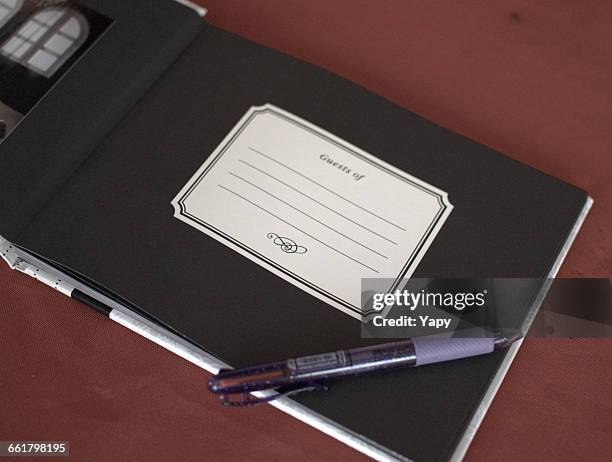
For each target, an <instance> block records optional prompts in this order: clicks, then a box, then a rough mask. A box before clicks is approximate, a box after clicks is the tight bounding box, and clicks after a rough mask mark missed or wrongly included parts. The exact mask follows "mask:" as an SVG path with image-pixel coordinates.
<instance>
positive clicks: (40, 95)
mask: <svg viewBox="0 0 612 462" xmlns="http://www.w3.org/2000/svg"><path fill="white" fill-rule="evenodd" d="M39 3H40V2H32V1H29V0H23V1H17V0H0V6H1V7H2V8H0V27H1V28H2V29H1V33H2V42H1V43H0V120H1V121H2V125H3V130H2V131H1V132H0V134H2V136H3V137H4V139H3V140H2V142H1V144H0V163H1V165H2V169H0V185H1V186H0V187H1V190H0V191H1V194H0V234H1V235H2V239H1V247H0V253H1V254H2V256H3V258H4V259H5V260H6V261H7V263H8V264H9V265H10V266H11V267H13V268H14V269H16V270H20V271H23V272H25V273H28V274H30V275H32V276H33V277H36V278H38V279H39V280H41V281H42V282H44V283H46V284H48V285H50V286H52V287H54V288H55V289H57V290H59V291H61V292H63V293H65V294H66V295H69V296H72V297H75V298H78V299H80V300H82V301H84V302H86V303H88V304H89V305H91V306H93V307H95V308H97V309H98V310H100V311H101V312H103V313H106V314H108V315H109V317H110V318H111V319H113V320H115V321H117V322H120V323H122V324H124V325H125V326H127V327H129V328H130V329H132V330H135V331H136V332H138V333H140V334H142V335H145V336H146V337H148V338H150V339H151V340H153V341H155V342H157V343H159V344H161V345H163V346H165V347H166V348H168V349H170V350H172V351H174V352H176V353H177V354H179V355H181V356H183V357H185V358H187V359H188V360H190V361H192V362H194V363H196V364H198V365H200V366H201V367H203V368H205V369H207V370H208V371H213V372H214V371H217V370H218V369H219V368H222V367H227V366H232V367H239V366H248V365H253V364H257V363H265V362H270V361H274V360H280V359H284V358H287V357H298V356H305V355H309V354H315V353H322V352H326V351H333V350H337V349H344V348H351V347H357V346H359V345H366V344H372V343H373V342H374V341H373V340H371V339H370V340H365V339H362V338H361V335H360V320H359V318H360V315H361V307H360V303H359V298H360V281H361V279H362V278H373V277H381V278H390V280H391V281H398V280H400V279H401V278H409V277H461V278H466V277H535V278H540V277H542V278H544V277H547V276H554V275H555V273H556V271H557V269H558V268H559V266H560V264H561V261H562V260H563V258H564V256H565V254H566V252H567V250H568V247H569V245H570V244H571V242H572V240H573V238H574V236H575V234H576V233H577V231H578V228H579V226H580V224H581V223H582V221H583V220H584V217H585V215H586V213H587V212H588V209H589V207H590V204H591V202H592V201H591V200H590V198H589V197H588V195H587V194H586V193H585V192H584V191H581V190H579V189H577V188H575V187H573V186H571V185H568V184H566V183H563V182H561V181H559V180H557V179H555V178H552V177H550V176H548V175H546V174H544V173H542V172H539V171H537V170H535V169H533V168H530V167H528V166H525V165H523V164H521V163H519V162H516V161H514V160H512V159H510V158H508V157H505V156H504V155H501V154H499V153H497V152H495V151H493V150H491V149H489V148H487V147H485V146H482V145H480V144H478V143H476V142H473V141H471V140H469V139H466V138H464V137H463V136H461V135H458V134H456V133H452V132H450V131H448V130H446V129H444V128H442V127H440V126H437V125H436V124H434V123H431V122H429V121H427V120H424V119H422V118H421V117H418V116H417V115H415V114H413V113H411V112H409V111H407V110H405V109H402V108H400V107H398V106H396V105H394V104H393V103H391V102H389V101H387V100H385V99H383V98H381V97H379V96H376V95H374V94H372V93H370V92H368V91H367V90H365V89H363V88H361V87H359V86H357V85H354V84H352V83H350V82H348V81H346V80H344V79H342V78H339V77H337V76H335V75H333V74H331V73H329V72H326V71H324V70H321V69H319V68H317V67H315V66H312V65H310V64H307V63H304V62H301V61H299V60H296V59H293V58H291V57H289V56H286V55H283V54H281V53H278V52H276V51H273V50H270V49H267V48H264V47H262V46H259V45H256V44H254V43H252V42H249V41H248V40H245V39H243V38H240V37H238V36H236V35H233V34H231V33H228V32H225V31H223V30H220V29H218V28H215V27H213V26H211V25H208V24H206V23H205V21H204V20H203V19H202V16H203V15H204V13H205V11H204V10H203V9H200V8H198V7H195V6H193V5H191V4H189V3H188V2H175V1H170V0H157V1H149V0H130V1H129V2H126V1H123V0H104V1H102V0H82V1H79V2H71V3H70V5H69V6H62V5H59V6H58V5H54V3H57V2H47V5H46V6H45V5H44V2H43V6H42V7H41V6H40V5H39ZM540 289H542V288H540ZM541 292H542V290H538V291H536V292H529V293H525V294H522V300H523V303H522V304H521V305H520V306H517V309H521V310H523V312H524V313H523V315H522V316H523V317H524V320H525V325H528V324H529V322H530V320H531V319H532V318H533V315H534V314H535V311H537V308H538V303H539V300H540V298H541ZM519 346H520V345H519V344H515V345H514V346H513V347H511V348H510V349H508V350H507V351H498V352H495V353H493V354H490V355H485V356H481V357H474V358H471V359H466V360H462V361H456V362H449V363H443V364H436V365H431V366H425V367H422V368H418V369H409V370H398V371H395V372H392V373H384V374H377V375H371V376H363V377H359V378H352V379H349V380H344V381H339V382H337V383H334V384H333V385H332V386H331V389H330V390H329V391H327V392H317V393H306V394H302V395H299V396H296V397H295V398H282V399H280V400H278V401H276V402H275V403H274V405H275V406H277V407H278V408H280V409H282V410H284V411H286V412H288V413H290V414H292V415H294V416H296V417H297V418H299V419H301V420H303V421H305V422H307V423H309V424H310V425H313V426H315V427H316V428H319V429H321V430H322V431H324V432H326V433H328V434H330V435H332V436H334V437H336V438H338V439H339V440H341V441H343V442H345V443H347V444H349V445H351V446H353V447H354V448H356V449H358V450H360V451H363V452H364V453H366V454H368V455H370V456H372V457H374V458H376V459H380V460H398V459H399V460H407V459H410V460H416V461H443V460H450V459H454V460H458V459H461V458H462V457H463V455H464V454H465V451H466V449H467V447H468V444H469V442H470V440H471V439H472V437H473V435H474V434H475V432H476V430H477V428H478V426H479V424H480V422H481V420H482V418H483V416H484V414H485V412H486V410H487V408H488V406H489V404H490V403H491V401H492V399H493V396H494V395H495V392H496V390H497V388H498V387H499V385H500V383H501V380H502V378H503V376H504V374H505V373H506V371H507V370H508V367H509V366H510V363H511V361H512V358H513V357H514V355H515V354H516V351H517V349H518V348H519ZM202 386H203V387H204V386H205V384H204V383H203V384H202ZM245 418H248V417H247V416H245Z"/></svg>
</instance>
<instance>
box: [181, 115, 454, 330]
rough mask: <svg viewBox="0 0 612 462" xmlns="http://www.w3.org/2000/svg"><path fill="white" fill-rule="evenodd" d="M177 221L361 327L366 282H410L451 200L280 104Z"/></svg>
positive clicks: (196, 178) (217, 160) (237, 131)
mask: <svg viewBox="0 0 612 462" xmlns="http://www.w3.org/2000/svg"><path fill="white" fill-rule="evenodd" d="M172 205H173V206H174V209H175V215H174V216H175V217H176V218H178V219H180V220H182V221H184V222H185V223H188V224H189V225H191V226H193V227H195V228H197V229H199V230H200V231H202V232H204V233H206V234H208V235H209V236H211V237H213V238H214V239H217V240H218V241H220V242H222V243H224V244H225V245H227V246H228V247H230V248H232V249H233V250H235V251H236V252H239V253H240V254H242V255H244V256H245V257H247V258H249V259H250V260H252V261H254V262H256V263H258V264H259V265H261V266H263V267H264V268H266V269H268V270H270V271H271V272H273V273H274V274H276V275H277V276H279V277H281V278H283V279H285V280H286V281H288V282H290V283H292V284H294V285H296V286H298V287H300V288H302V289H303V290H305V291H307V292H308V293H310V294H312V295H314V296H315V297H318V298H320V299H321V300H323V301H325V302H327V303H329V304H330V305H332V306H333V307H335V308H338V309H340V310H342V311H343V312H345V313H347V314H350V315H351V316H354V317H356V318H360V317H361V315H362V309H361V279H362V278H391V280H392V281H393V283H392V284H391V285H390V287H389V291H390V292H391V291H394V290H396V289H397V288H398V285H399V284H400V283H401V281H402V279H404V278H408V277H410V275H411V274H412V273H413V272H414V270H415V268H416V266H417V265H418V263H419V261H420V260H421V258H422V257H423V255H424V254H425V252H426V251H427V248H428V247H429V245H430V244H431V243H432V241H433V240H434V238H435V237H436V235H437V233H438V231H439V230H440V228H441V227H442V225H443V224H444V222H445V220H446V219H447V217H448V215H449V214H450V212H451V210H452V208H453V207H452V205H451V204H450V202H449V201H448V198H447V194H446V193H445V192H444V191H441V190H440V189H438V188H435V187H433V186H431V185H429V184H427V183H425V182H424V181H421V180H419V179H418V178H415V177H413V176H411V175H408V174H407V173H405V172H402V171H400V170H398V169H396V168H394V167H392V166H390V165H388V164H387V163H385V162H383V161H381V160H380V159H377V158H376V157H374V156H372V155H370V154H368V153H367V152H364V151H362V150H361V149H359V148H357V147H355V146H352V145H351V144H349V143H347V142H346V141H343V140H341V139H339V138H337V137H336V136H334V135H332V134H330V133H328V132H326V131H324V130H322V129H321V128H319V127H316V126H314V125H313V124H311V123H309V122H307V121H305V120H302V119H300V118H299V117H296V116H295V115H293V114H290V113H288V112H286V111H284V110H282V109H279V108H277V107H274V106H272V105H266V106H263V107H254V108H251V109H250V110H249V111H248V112H247V113H246V115H245V116H244V117H243V118H242V119H241V120H240V121H239V122H238V124H237V125H236V126H235V127H234V129H233V130H232V131H231V132H230V133H229V135H228V136H227V137H226V138H225V139H224V140H223V142H222V143H221V144H220V145H219V147H217V149H216V150H215V151H214V152H213V153H212V155H210V157H209V158H208V159H207V160H206V162H204V164H203V165H202V166H201V167H200V168H199V169H198V171H197V172H196V173H195V174H194V175H193V177H192V178H191V179H190V180H189V181H188V182H187V184H186V185H185V186H184V187H183V189H182V190H181V191H180V193H179V194H178V195H177V196H176V197H175V198H174V200H173V201H172Z"/></svg>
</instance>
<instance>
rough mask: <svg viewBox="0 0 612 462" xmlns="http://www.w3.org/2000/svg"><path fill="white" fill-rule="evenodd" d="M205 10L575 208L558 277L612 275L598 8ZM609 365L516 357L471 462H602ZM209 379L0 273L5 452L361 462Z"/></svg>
mask: <svg viewBox="0 0 612 462" xmlns="http://www.w3.org/2000/svg"><path fill="white" fill-rule="evenodd" d="M200 3H202V4H203V5H204V6H207V7H208V8H209V9H210V13H209V17H208V20H209V21H210V22H211V23H213V24H215V25H217V26H220V27H222V28H225V29H228V30H230V31H233V32H236V33H238V34H240V35H243V36H245V37H247V38H250V39H252V40H254V41H256V42H259V43H261V44H264V45H267V46H270V47H272V48H275V49H278V50H281V51H284V52H286V53H289V54H291V55H294V56H297V57H299V58H302V59H304V60H306V61H309V62H312V63H314V64H317V65H319V66H322V67H324V68H326V69H328V70H331V71H333V72H336V73H337V74H340V75H342V76H344V77H346V78H348V79H350V80H352V81H355V82H357V83H359V84H361V85H363V86H365V87H367V88H369V89H370V90H372V91H374V92H376V93H378V94H380V95H382V96H384V97H386V98H388V99H390V100H392V101H394V102H396V103H397V104H399V105H401V106H404V107H406V108H408V109H410V110H412V111H414V112H417V113H418V114H420V115H423V116H424V117H426V118H428V119H430V120H432V121H434V122H437V123H439V124H441V125H443V126H445V127H448V128H450V129H452V130H455V131H457V132H459V133H462V134H464V135H466V136H468V137H470V138H472V139H475V140H477V141H479V142H481V143H484V144H486V145H488V146H491V147H493V148H495V149H498V150H500V151H502V152H505V153H507V154H508V155H509V156H511V157H513V158H515V159H517V160H520V161H522V162H525V163H527V164H529V165H531V166H533V167H536V168H538V169H540V170H543V171H545V172H547V173H549V174H551V175H553V176H556V177H559V178H561V179H563V180H566V181H568V182H570V183H573V184H575V185H577V186H580V187H582V188H583V189H585V190H587V191H588V192H589V193H590V194H591V196H593V197H594V199H595V205H594V207H593V209H592V212H591V214H590V216H589V218H588V219H587V221H586V223H585V225H584V227H583V229H582V231H581V233H580V235H579V236H578V238H577V240H576V242H575V245H574V247H573V248H572V250H571V252H570V254H569V256H568V258H567V260H566V262H565V264H564V266H563V267H562V269H561V275H563V276H606V277H609V276H610V274H611V273H612V271H611V270H612V260H611V255H612V238H611V234H610V224H612V207H611V204H612V188H611V186H610V182H611V178H612V160H611V156H612V59H611V53H612V45H611V44H612V8H611V7H610V4H609V3H608V2H606V1H599V2H597V1H581V2H573V1H556V2H548V3H544V2H526V1H521V0H515V1H513V2H511V3H508V2H490V1H484V0H483V1H470V2H461V3H459V2H423V1H407V0H386V1H384V2H381V1H375V0H369V1H366V0H350V1H349V0H328V1H323V0H319V1H314V0H310V1H287V0H284V1H282V0H274V1H272V0H265V1H262V0H251V1H245V0H242V1H240V0H207V1H205V0H202V1H201V2H200ZM194 78H197V76H195V75H194ZM611 360H612V341H609V340H542V339H540V340H532V339H529V340H527V341H525V343H524V345H523V347H522V348H521V350H520V351H519V353H518V355H517V357H516V360H515V362H514V364H513V366H512V367H511V369H510V371H509V373H508V375H507V377H506V379H505V381H504V383H503V384H502V386H501V388H500V391H499V393H498V395H497V396H496V398H495V400H494V401H493V404H492V406H491V408H490V410H489V412H488V414H487V416H486V418H485V419H484V422H483V424H482V426H481V428H480V430H479V431H478V433H477V435H476V437H475V440H474V442H473V444H472V446H471V447H470V449H469V451H468V454H467V456H466V460H468V461H477V460H497V461H515V460H517V459H518V460H537V459H539V460H560V461H576V460H585V461H586V460H588V461H591V460H610V459H609V458H610V454H612V405H611V402H610V398H611V397H612V396H611V394H612V393H611V391H612V368H611V363H612V361H611ZM207 377H208V375H207V373H206V372H204V371H203V370H201V369H198V368H197V367H195V366H193V365H191V364H189V363H188V362H186V361H184V360H182V359H180V358H178V357H176V356H174V355H173V354H171V353H169V352H167V351H165V350H163V349H162V348H160V347H158V346H156V345H154V344H152V343H150V342H148V341H147V340H145V339H144V338H141V337H139V336H138V335H136V334H133V333H131V332H130V331H128V330H126V329H125V328H123V327H121V326H119V325H116V324H114V323H112V322H110V321H108V320H107V319H105V318H104V317H102V316H100V315H98V314H97V313H95V312H93V311H92V310H90V309H88V308H85V307H84V306H83V305H80V304H79V303H77V302H75V301H73V300H71V299H68V298H66V297H64V296H62V295H61V294H60V293H58V292H54V291H52V290H51V289H48V288H46V287H45V286H43V285H41V284H39V283H38V282H36V281H34V280H32V279H30V278H28V277H27V276H24V275H21V274H17V273H14V272H11V271H9V270H8V269H7V268H6V267H5V266H4V265H0V440H65V441H69V442H70V443H71V457H72V459H76V460H101V461H106V460H130V461H139V460H143V461H144V460H242V459H245V458H247V457H248V458H249V459H252V460H295V461H311V460H330V461H331V460H367V458H366V457H365V456H362V455H360V454H359V453H357V452H355V451H353V450H352V449H350V448H349V447H347V446H344V445H343V444H341V443H339V442H337V441H335V440H333V439H332V438H330V437H327V436H326V435H324V434H322V433H320V432H318V431H317V430H314V429H312V428H311V427H309V426H307V425H305V424H303V423H301V422H299V421H297V420H295V419H294V418H292V417H289V416H287V415H285V414H283V413H281V412H279V411H277V410H275V409H273V408H271V407H268V406H266V407H258V408H254V409H246V410H231V409H225V408H222V407H221V406H220V405H219V404H218V402H217V400H216V398H215V397H213V396H211V395H210V394H208V393H207V392H206V389H205V380H206V378H207ZM390 431H408V429H390ZM25 460H27V459H25Z"/></svg>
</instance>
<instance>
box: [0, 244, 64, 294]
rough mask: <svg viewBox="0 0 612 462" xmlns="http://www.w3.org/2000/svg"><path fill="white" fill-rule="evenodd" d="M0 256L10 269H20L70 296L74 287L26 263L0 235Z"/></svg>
mask: <svg viewBox="0 0 612 462" xmlns="http://www.w3.org/2000/svg"><path fill="white" fill-rule="evenodd" d="M0 256H2V259H3V260H4V261H5V262H6V263H7V264H8V265H9V267H10V268H11V269H14V270H16V271H20V272H22V273H24V274H27V275H28V276H31V277H33V278H34V279H36V280H38V281H40V282H42V283H43V284H45V285H47V286H49V287H51V288H53V289H55V290H57V291H58V292H61V293H62V294H64V295H66V296H68V297H71V296H72V291H73V290H74V287H72V285H71V284H69V283H67V282H66V281H65V280H62V279H61V277H57V276H54V275H53V274H51V273H48V272H46V271H43V270H41V269H40V268H39V267H37V266H36V265H33V264H31V263H28V262H27V261H25V260H23V259H22V258H21V257H19V256H18V255H17V253H16V252H15V247H14V246H13V244H11V243H10V242H9V241H7V240H6V239H4V238H3V237H2V236H0Z"/></svg>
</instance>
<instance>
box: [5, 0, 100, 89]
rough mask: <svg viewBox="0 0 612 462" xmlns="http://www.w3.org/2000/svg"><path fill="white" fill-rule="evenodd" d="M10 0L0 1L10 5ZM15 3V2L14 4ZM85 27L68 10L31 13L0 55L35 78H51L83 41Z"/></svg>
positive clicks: (80, 17)
mask: <svg viewBox="0 0 612 462" xmlns="http://www.w3.org/2000/svg"><path fill="white" fill-rule="evenodd" d="M10 1H12V0H0V3H2V2H10ZM15 1H19V0H15ZM88 35H89V24H88V22H87V20H86V19H85V17H84V16H83V15H82V14H81V13H79V12H78V11H75V10H74V9H72V8H65V7H60V8H54V7H50V8H45V9H43V10H40V11H38V12H37V13H34V14H33V15H32V17H31V18H30V19H28V20H27V21H26V22H25V24H23V25H22V26H21V27H20V28H19V29H18V30H17V32H15V33H14V34H13V35H12V36H11V37H10V38H9V39H8V40H7V41H6V42H5V43H4V44H3V45H2V48H0V53H2V54H3V55H5V56H7V57H8V58H10V59H12V60H13V61H15V62H17V63H19V64H21V65H22V66H25V67H27V68H29V69H31V70H33V71H34V72H37V73H38V74H42V75H44V76H46V77H51V76H52V75H53V73H54V72H55V71H57V70H58V69H59V68H60V67H62V65H63V64H64V63H65V62H66V61H67V60H68V58H70V56H72V54H73V53H74V52H75V51H77V50H78V49H79V47H80V46H81V45H83V43H84V42H85V40H87V36H88Z"/></svg>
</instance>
